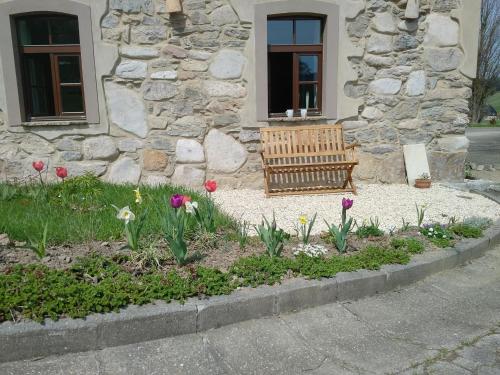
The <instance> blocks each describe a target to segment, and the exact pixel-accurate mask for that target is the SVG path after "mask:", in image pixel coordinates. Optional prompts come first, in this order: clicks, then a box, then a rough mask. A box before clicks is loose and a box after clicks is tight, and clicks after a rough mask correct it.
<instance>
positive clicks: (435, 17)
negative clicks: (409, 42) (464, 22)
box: [424, 13, 459, 47]
mask: <svg viewBox="0 0 500 375" xmlns="http://www.w3.org/2000/svg"><path fill="white" fill-rule="evenodd" d="M426 24H427V32H426V34H425V37H424V44H425V45H428V46H431V47H452V46H456V45H457V44H458V31H459V27H458V23H457V22H456V21H453V20H452V19H451V18H450V17H449V16H446V15H443V14H439V13H433V14H431V15H429V16H428V17H427V19H426Z"/></svg>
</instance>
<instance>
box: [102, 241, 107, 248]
mask: <svg viewBox="0 0 500 375" xmlns="http://www.w3.org/2000/svg"><path fill="white" fill-rule="evenodd" d="M101 246H102V247H109V242H102V243H101Z"/></svg>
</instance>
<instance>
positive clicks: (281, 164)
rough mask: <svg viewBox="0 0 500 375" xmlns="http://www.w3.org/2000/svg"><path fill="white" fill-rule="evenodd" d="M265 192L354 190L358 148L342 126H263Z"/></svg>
mask: <svg viewBox="0 0 500 375" xmlns="http://www.w3.org/2000/svg"><path fill="white" fill-rule="evenodd" d="M260 137H261V144H262V151H261V155H262V167H263V169H264V184H265V190H266V195H267V196H268V197H270V196H276V195H291V194H322V193H338V192H352V193H354V194H356V187H355V186H354V183H353V181H352V171H353V169H354V167H355V166H356V165H357V164H358V161H357V160H356V156H355V147H357V146H359V145H358V144H353V145H349V146H346V145H345V144H344V134H343V129H342V126H341V125H309V126H295V127H272V128H261V129H260Z"/></svg>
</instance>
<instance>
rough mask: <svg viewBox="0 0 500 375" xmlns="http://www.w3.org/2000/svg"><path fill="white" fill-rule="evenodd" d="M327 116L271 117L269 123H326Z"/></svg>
mask: <svg viewBox="0 0 500 375" xmlns="http://www.w3.org/2000/svg"><path fill="white" fill-rule="evenodd" d="M326 120H327V118H326V117H325V116H307V117H304V118H302V117H269V118H268V119H267V122H301V121H326Z"/></svg>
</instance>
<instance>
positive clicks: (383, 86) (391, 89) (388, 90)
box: [368, 78, 402, 95]
mask: <svg viewBox="0 0 500 375" xmlns="http://www.w3.org/2000/svg"><path fill="white" fill-rule="evenodd" d="M401 85H402V82H401V81H400V80H399V79H394V78H381V79H377V80H375V81H373V82H371V83H370V85H369V86H368V89H369V91H370V92H372V93H374V94H378V95H394V94H397V93H398V92H399V90H401Z"/></svg>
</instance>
